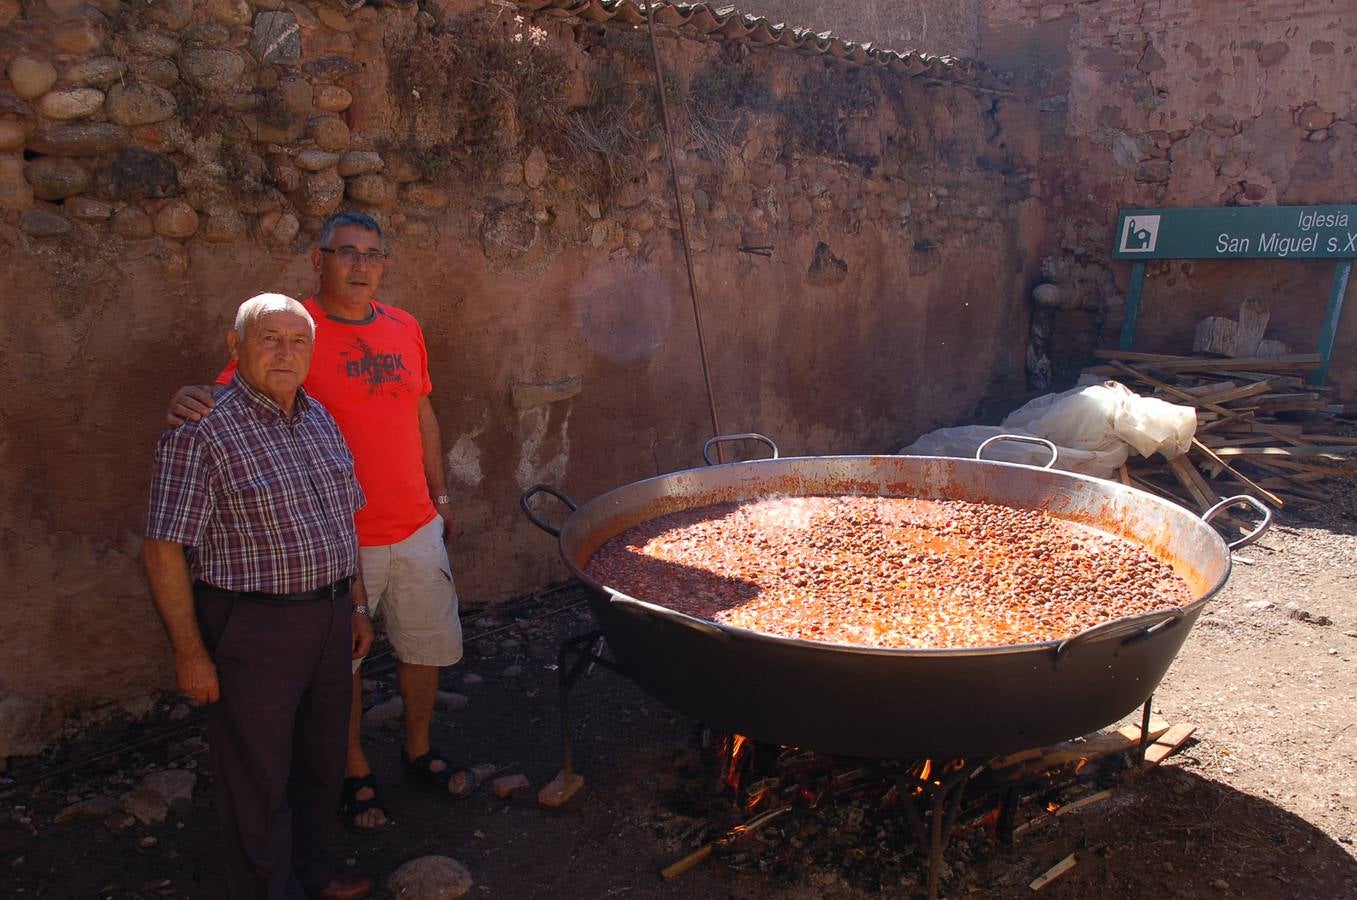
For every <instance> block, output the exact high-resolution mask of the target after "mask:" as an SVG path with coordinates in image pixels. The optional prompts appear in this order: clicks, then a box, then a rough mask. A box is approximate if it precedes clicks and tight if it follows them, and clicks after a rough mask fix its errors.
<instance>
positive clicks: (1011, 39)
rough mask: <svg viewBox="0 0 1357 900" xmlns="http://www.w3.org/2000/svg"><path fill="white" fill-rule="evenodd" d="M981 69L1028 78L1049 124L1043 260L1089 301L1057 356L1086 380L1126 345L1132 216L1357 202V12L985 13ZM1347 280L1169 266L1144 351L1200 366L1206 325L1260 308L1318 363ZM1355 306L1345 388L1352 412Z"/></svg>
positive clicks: (1021, 85) (1288, 0)
mask: <svg viewBox="0 0 1357 900" xmlns="http://www.w3.org/2000/svg"><path fill="white" fill-rule="evenodd" d="M980 56H981V58H982V60H983V61H985V62H986V63H988V64H990V65H991V66H994V67H995V68H996V69H999V70H1001V71H1004V72H1006V73H1007V74H1009V75H1011V76H1012V78H1013V84H1014V86H1015V88H1016V89H1017V90H1018V91H1019V92H1020V94H1021V95H1022V96H1023V97H1025V98H1026V100H1027V102H1026V103H1025V104H1024V105H1025V106H1026V107H1027V108H1028V109H1029V110H1031V111H1033V113H1034V114H1035V116H1036V119H1037V122H1036V127H1035V128H1034V129H1033V130H1032V131H1031V133H1034V134H1037V135H1039V136H1040V149H1039V151H1037V152H1039V153H1040V155H1041V157H1042V159H1043V162H1042V165H1041V167H1040V175H1041V177H1040V181H1041V186H1040V187H1039V188H1038V189H1037V191H1038V192H1039V194H1040V195H1041V197H1042V201H1043V205H1044V206H1045V208H1046V212H1047V220H1048V223H1049V231H1048V236H1047V239H1046V241H1045V243H1044V246H1043V248H1042V251H1041V252H1042V253H1043V254H1050V255H1051V256H1052V257H1054V258H1057V259H1060V260H1062V261H1063V264H1068V266H1069V267H1070V268H1071V269H1072V270H1073V275H1072V276H1071V278H1072V281H1073V284H1072V285H1071V288H1072V289H1073V290H1074V291H1075V292H1076V293H1080V294H1082V295H1083V296H1082V299H1083V301H1084V302H1083V304H1082V308H1081V309H1078V310H1073V311H1070V312H1067V313H1059V314H1057V315H1058V317H1063V318H1064V319H1065V320H1066V321H1065V322H1064V323H1063V327H1062V328H1060V332H1061V333H1062V336H1063V339H1064V340H1063V347H1059V346H1058V347H1054V348H1053V350H1055V352H1057V353H1059V352H1061V351H1062V350H1063V352H1064V355H1065V356H1066V358H1067V359H1068V360H1069V363H1070V365H1072V366H1077V365H1078V364H1079V363H1080V362H1082V361H1083V360H1084V359H1086V358H1087V353H1088V351H1089V350H1090V349H1091V348H1092V347H1093V346H1095V345H1096V344H1100V343H1101V344H1102V345H1107V344H1109V343H1111V342H1114V341H1115V340H1116V333H1117V331H1118V330H1119V328H1120V324H1121V298H1122V294H1123V293H1124V291H1125V289H1126V279H1127V272H1128V269H1129V264H1128V263H1117V264H1111V265H1109V263H1108V253H1109V250H1110V247H1111V243H1112V226H1113V225H1114V224H1115V221H1116V215H1117V211H1118V209H1120V208H1124V207H1134V206H1150V207H1158V206H1226V205H1273V204H1276V205H1300V204H1315V203H1353V202H1357V186H1355V185H1357V182H1354V179H1353V174H1352V173H1353V170H1354V165H1357V2H1354V0H1285V2H1284V0H1251V2H1243V3H1232V4H1220V3H1199V2H1193V0H1172V2H1163V3H1158V2H1156V3H1148V2H1143V0H1105V2H1099V3H1043V2H1036V0H1000V2H995V3H987V4H985V5H984V6H983V7H982V11H981V52H980ZM1333 266H1334V264H1333V263H1332V262H1327V261H1297V262H1277V261H1270V260H1266V261H1265V260H1258V261H1241V262H1236V263H1223V262H1214V263H1192V262H1173V263H1165V264H1161V265H1157V266H1153V267H1152V268H1151V273H1150V277H1149V280H1148V281H1147V284H1146V293H1145V306H1144V308H1143V311H1142V315H1141V319H1140V323H1139V328H1138V332H1137V340H1136V348H1137V349H1142V350H1151V351H1155V350H1158V351H1165V352H1182V351H1186V350H1189V349H1190V348H1191V341H1192V328H1193V326H1194V325H1195V323H1196V322H1197V321H1198V320H1199V319H1201V318H1203V317H1205V316H1208V315H1223V316H1230V317H1233V316H1235V315H1236V314H1237V312H1238V308H1239V304H1240V302H1241V301H1242V300H1243V299H1244V298H1245V297H1255V298H1257V299H1259V300H1262V301H1263V302H1264V303H1266V304H1267V305H1268V306H1269V307H1270V308H1271V311H1272V323H1273V324H1272V326H1271V327H1270V331H1269V336H1276V337H1278V338H1280V339H1282V340H1285V341H1286V342H1287V343H1289V344H1290V345H1291V346H1292V347H1293V349H1295V350H1297V351H1298V352H1310V351H1313V350H1314V348H1315V345H1316V340H1317V336H1318V326H1319V320H1320V317H1321V314H1322V311H1323V307H1324V304H1325V302H1326V300H1327V297H1328V294H1329V291H1330V287H1331V284H1332V278H1333ZM1349 293H1351V291H1350V292H1349ZM1352 305H1353V301H1352V297H1351V296H1350V297H1349V299H1348V307H1349V308H1348V309H1347V311H1346V312H1347V314H1346V315H1345V317H1344V320H1343V322H1342V326H1341V328H1340V332H1339V337H1338V342H1337V344H1336V346H1335V350H1334V366H1333V370H1332V373H1331V378H1332V380H1333V381H1334V382H1335V383H1336V384H1337V385H1338V386H1339V388H1340V391H1341V393H1342V395H1343V396H1345V397H1347V398H1349V399H1351V398H1353V397H1357V314H1354V313H1353V311H1352V309H1351V307H1352ZM1274 333H1275V335H1274Z"/></svg>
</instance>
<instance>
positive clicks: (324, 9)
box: [315, 3, 358, 34]
mask: <svg viewBox="0 0 1357 900" xmlns="http://www.w3.org/2000/svg"><path fill="white" fill-rule="evenodd" d="M315 14H316V18H317V19H319V20H320V22H319V24H321V25H324V26H325V27H326V28H331V29H333V30H335V31H338V32H340V33H342V34H348V33H350V32H352V31H353V30H354V29H355V28H356V27H358V23H357V22H355V21H354V20H353V18H352V17H351V16H350V15H349V10H340V9H337V8H335V7H333V6H330V5H329V4H326V3H321V4H318V5H317V6H316V7H315Z"/></svg>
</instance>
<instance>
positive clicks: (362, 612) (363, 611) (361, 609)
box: [353, 604, 372, 619]
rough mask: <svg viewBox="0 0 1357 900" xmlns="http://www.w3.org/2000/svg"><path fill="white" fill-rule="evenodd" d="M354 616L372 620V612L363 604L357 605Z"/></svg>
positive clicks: (354, 608)
mask: <svg viewBox="0 0 1357 900" xmlns="http://www.w3.org/2000/svg"><path fill="white" fill-rule="evenodd" d="M353 614H354V615H356V616H367V617H368V618H369V619H371V618H372V610H370V609H368V608H367V606H366V605H363V604H355V605H354V607H353Z"/></svg>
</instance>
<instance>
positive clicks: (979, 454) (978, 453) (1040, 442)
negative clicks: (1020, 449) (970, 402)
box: [975, 434, 1060, 469]
mask: <svg viewBox="0 0 1357 900" xmlns="http://www.w3.org/2000/svg"><path fill="white" fill-rule="evenodd" d="M1000 441H1016V442H1017V443H1019V444H1036V445H1037V446H1039V447H1045V448H1046V449H1047V450H1050V451H1051V459H1050V461H1049V462H1047V463H1046V465H1044V466H1042V467H1041V468H1043V469H1049V468H1051V467H1052V466H1054V465H1055V461H1056V459H1058V458H1059V457H1060V450H1058V449H1057V448H1056V446H1055V444H1052V443H1051V442H1050V441H1048V440H1046V439H1045V438H1039V437H1029V436H1027V435H1025V434H996V435H995V436H994V437H992V438H986V439H985V440H984V442H982V443H981V444H980V446H979V447H976V448H975V458H976V459H984V458H985V455H984V454H985V450H986V449H987V448H988V447H989V445H990V444H997V443H999V442H1000Z"/></svg>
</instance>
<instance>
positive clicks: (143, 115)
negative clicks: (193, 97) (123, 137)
mask: <svg viewBox="0 0 1357 900" xmlns="http://www.w3.org/2000/svg"><path fill="white" fill-rule="evenodd" d="M177 111H178V104H177V103H176V102H175V99H174V95H173V94H171V93H170V92H169V91H167V90H165V89H164V88H163V87H160V86H159V85H155V84H150V83H147V82H142V81H134V82H131V83H129V84H115V85H113V87H111V88H109V90H108V99H107V100H106V101H105V112H106V113H107V114H108V118H109V120H110V121H113V122H116V123H118V124H119V125H129V126H137V125H154V124H155V123H156V122H163V121H165V120H166V119H169V118H171V117H173V116H174V114H175V113H176V112H177Z"/></svg>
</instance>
